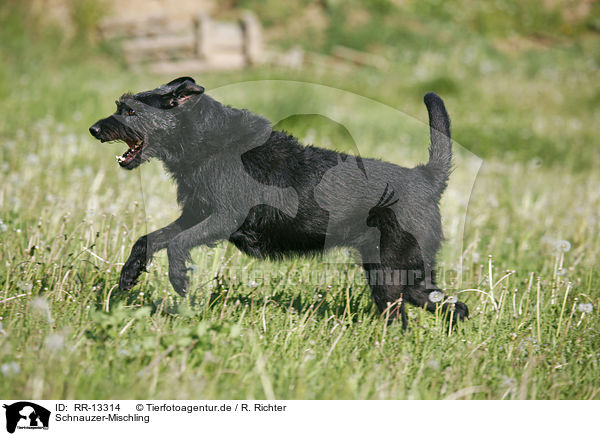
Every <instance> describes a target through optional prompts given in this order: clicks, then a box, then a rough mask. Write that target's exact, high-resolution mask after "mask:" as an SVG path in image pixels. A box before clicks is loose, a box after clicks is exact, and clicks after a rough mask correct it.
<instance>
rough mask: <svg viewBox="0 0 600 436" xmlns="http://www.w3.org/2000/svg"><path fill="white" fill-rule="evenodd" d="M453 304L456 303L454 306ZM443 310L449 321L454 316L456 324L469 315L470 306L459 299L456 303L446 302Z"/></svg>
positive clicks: (454, 323) (453, 320)
mask: <svg viewBox="0 0 600 436" xmlns="http://www.w3.org/2000/svg"><path fill="white" fill-rule="evenodd" d="M452 304H454V307H452ZM443 310H444V313H445V314H446V319H447V320H448V321H449V320H450V317H451V316H452V324H453V325H456V324H457V323H458V321H464V320H465V319H466V318H468V317H469V308H468V307H467V305H466V304H465V303H463V302H461V301H457V302H456V303H446V304H444V306H443Z"/></svg>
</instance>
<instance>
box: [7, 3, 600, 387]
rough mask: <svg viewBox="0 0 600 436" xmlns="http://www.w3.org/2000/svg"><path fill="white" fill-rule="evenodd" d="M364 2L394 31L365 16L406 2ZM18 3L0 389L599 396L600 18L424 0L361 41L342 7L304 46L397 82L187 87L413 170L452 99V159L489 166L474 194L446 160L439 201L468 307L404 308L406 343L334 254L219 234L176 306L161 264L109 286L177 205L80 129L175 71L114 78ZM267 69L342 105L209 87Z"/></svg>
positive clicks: (211, 79) (330, 79) (326, 76)
mask: <svg viewBox="0 0 600 436" xmlns="http://www.w3.org/2000/svg"><path fill="white" fill-rule="evenodd" d="M242 3H243V4H244V5H246V6H249V7H252V6H253V4H254V3H253V2H242ZM332 3H334V2H332ZM375 3H376V4H377V5H380V6H378V7H379V8H380V9H381V8H383V12H382V11H380V12H371V14H372V16H371V18H372V20H371V21H373V23H372V24H371V25H372V26H378V23H379V25H380V26H383V27H382V28H383V29H388V30H389V29H390V27H391V26H390V24H389V23H388V22H382V23H383V24H381V23H380V22H379V21H378V17H379V15H377V14H378V13H379V14H388V15H390V14H391V15H390V16H394V14H395V13H398V12H397V11H396V12H394V11H395V9H393V10H388V9H385V8H387V7H392V8H396V6H389V4H388V3H387V2H384V1H381V2H375ZM462 3H464V5H465V6H464V8H465V10H468V9H469V8H468V4H469V2H468V1H466V0H465V1H463V2H462ZM522 3H523V4H529V2H522ZM423 4H424V5H435V4H437V3H436V2H423ZM506 4H512V3H511V2H506ZM515 4H516V3H515ZM15 5H16V3H14V2H9V3H8V6H6V5H5V6H1V7H0V41H1V42H0V63H1V64H2V65H3V66H2V68H0V101H1V103H2V104H1V106H0V144H1V151H0V152H1V156H2V160H1V164H0V165H1V167H0V182H1V183H0V220H1V221H0V259H1V263H0V265H1V267H0V380H1V383H0V397H1V398H32V399H40V398H45V399H58V398H87V399H113V398H129V399H134V398H179V399H183V398H207V399H214V398H232V399H233V398H235V399H238V398H256V399H259V398H278V399H441V398H455V399H458V398H464V399H517V398H524V399H525V398H526V399H533V398H536V399H588V398H590V399H591V398H598V397H600V320H599V318H598V308H599V305H600V271H599V270H598V267H597V264H598V256H599V254H600V253H599V251H600V237H599V236H598V235H599V234H600V189H599V186H600V174H599V173H598V171H597V170H596V168H597V166H598V165H599V164H600V147H599V146H600V144H599V142H598V139H597V136H598V135H597V128H596V127H597V126H598V125H600V87H599V86H598V83H600V81H599V80H598V79H599V78H600V77H599V74H598V67H599V65H598V63H599V61H600V36H599V35H598V33H597V30H594V29H595V28H594V25H595V24H594V23H592V22H591V21H590V23H587V22H586V24H585V26H587V27H585V26H584V28H583V29H581V28H578V27H572V28H567V29H566V30H565V29H563V27H560V26H563V25H565V24H564V23H562V22H560V19H559V18H556V17H555V16H554V15H549V16H548V17H546V16H543V17H538V16H537V15H536V16H534V17H533V18H532V19H533V22H535V23H538V22H541V23H546V24H545V25H546V26H551V24H552V23H553V22H554V21H552V20H558V21H557V23H556V25H557V26H559V28H560V29H562V30H561V32H562V33H561V32H559V33H558V34H554V35H553V36H543V35H546V33H544V32H548V33H550V32H549V30H548V28H545V27H543V26H542V25H541V24H540V25H539V26H537V27H536V26H533V25H532V24H531V23H530V21H527V20H525V19H523V22H518V23H515V22H513V21H514V20H513V21H511V17H513V19H514V14H513V15H510V14H509V15H508V18H506V17H504V16H501V18H496V20H497V21H494V19H492V18H490V17H491V16H493V15H490V16H488V15H485V14H484V15H481V16H476V18H478V19H477V20H475V19H474V18H473V16H472V15H469V14H463V15H460V16H459V17H457V18H456V19H455V20H454V21H452V20H449V18H448V14H450V12H446V11H444V10H441V11H438V12H437V13H435V14H434V13H432V12H431V11H428V10H427V8H426V7H425V6H423V7H422V8H421V9H419V8H416V9H415V10H410V11H409V12H407V11H404V12H405V13H406V14H405V15H406V17H407V21H408V23H409V24H410V25H407V26H405V27H404V28H403V29H404V30H403V31H402V33H397V32H392V31H389V32H388V31H387V30H386V31H382V32H380V33H378V32H374V31H373V29H371V30H370V32H371V33H370V35H372V41H373V43H372V44H371V45H369V46H362V45H361V44H362V42H363V41H364V40H365V38H366V37H367V36H368V32H369V29H370V28H369V26H368V25H367V24H365V25H364V29H363V30H362V32H363V33H362V34H361V35H363V37H362V38H358V37H356V38H355V39H353V38H354V37H353V35H352V33H351V32H349V31H348V29H346V28H345V27H344V25H343V23H344V22H345V21H344V20H343V19H342V18H339V17H338V15H339V14H340V13H341V12H340V11H339V10H337V9H336V8H332V10H330V11H329V12H328V13H329V16H330V26H329V27H327V28H326V30H322V31H321V33H319V34H318V35H320V38H322V41H321V40H320V39H319V38H317V39H316V40H317V41H321V42H320V46H318V47H317V48H318V49H320V50H323V51H325V52H326V51H327V50H328V49H329V48H330V47H331V46H332V45H335V44H334V42H338V43H343V44H346V45H350V46H355V48H360V49H372V50H373V51H375V52H380V53H384V54H385V55H386V56H388V58H390V59H391V60H392V65H393V66H392V68H390V70H389V71H386V72H381V71H377V70H374V69H370V68H356V69H355V70H353V71H350V72H348V73H333V72H326V71H317V70H311V69H307V70H302V71H287V70H276V69H268V68H260V69H255V70H252V71H245V72H235V73H219V74H206V75H201V77H200V76H196V79H197V81H198V82H200V83H202V84H203V85H205V87H206V89H207V92H208V93H209V94H211V92H212V90H215V91H214V95H219V96H225V97H224V98H227V100H224V101H225V102H226V103H235V104H236V105H241V104H244V102H246V103H245V106H247V107H249V108H251V109H253V110H256V111H258V112H261V113H266V114H279V113H288V112H289V111H293V110H295V109H296V106H302V105H303V104H306V102H311V104H314V105H315V106H316V107H321V108H325V109H326V112H327V111H329V112H328V113H334V114H336V116H337V117H338V118H339V119H341V120H344V123H348V124H349V125H351V126H354V127H355V130H354V131H356V132H360V135H359V137H357V136H356V135H353V140H354V142H356V146H357V147H358V149H359V150H360V153H361V154H362V155H363V156H374V157H379V158H385V159H386V160H391V161H393V162H396V163H398V164H404V165H408V166H411V165H413V164H415V163H416V162H418V161H419V160H425V159H426V147H427V140H428V139H427V133H428V132H427V127H426V125H424V124H423V122H424V121H426V112H425V108H424V106H423V104H422V96H423V94H424V92H425V91H428V90H434V91H436V92H438V93H439V94H441V95H442V96H443V97H444V99H445V100H446V104H447V107H448V110H449V112H450V115H451V117H452V120H453V128H454V130H453V132H454V137H455V140H456V142H457V150H459V151H460V149H461V148H464V149H466V150H470V151H471V152H472V153H474V154H475V155H477V156H479V157H480V158H481V159H483V166H482V168H481V171H480V172H479V174H478V177H477V180H476V183H475V185H474V189H473V190H472V193H471V186H470V185H469V183H468V181H467V180H466V179H463V178H462V174H463V173H462V172H461V171H462V170H461V167H457V170H456V174H455V176H453V182H452V183H453V185H452V189H453V191H452V192H455V191H456V192H463V193H464V192H466V193H467V194H469V193H471V195H470V201H469V203H468V210H467V212H466V227H465V232H464V237H463V238H462V240H454V239H452V240H449V241H448V243H447V244H446V246H445V247H444V249H443V250H442V253H440V257H439V265H440V272H441V275H442V277H444V287H445V288H446V290H447V293H448V294H450V295H458V296H459V297H460V299H461V300H463V301H465V302H466V303H467V304H468V305H469V307H470V309H471V313H472V316H471V318H470V319H469V320H468V321H467V322H465V323H463V324H461V325H459V326H458V328H456V329H455V330H453V331H451V332H450V333H449V332H448V331H446V330H444V329H442V324H441V322H440V320H439V315H438V316H434V315H431V314H428V313H425V312H424V311H423V310H420V309H416V308H411V309H410V311H409V319H410V328H409V330H408V331H407V332H404V333H403V332H402V331H401V328H400V326H399V325H391V326H386V323H385V321H382V320H381V318H380V317H379V316H378V314H377V313H376V311H375V310H374V307H373V306H372V303H371V299H370V293H369V290H368V287H367V285H366V283H364V280H363V279H362V275H361V274H362V272H361V270H360V268H359V267H358V266H356V265H355V264H354V263H353V260H352V259H353V258H352V256H351V255H349V254H348V253H346V252H345V251H341V250H340V251H336V252H334V253H331V254H329V255H328V256H327V257H326V258H325V259H291V260H288V261H285V262H281V263H268V262H259V261H257V260H253V259H251V258H249V257H246V256H244V255H242V254H240V253H239V252H238V251H236V250H235V249H234V248H233V247H232V246H231V245H229V244H220V245H218V246H216V247H202V248H198V249H196V250H194V251H193V260H194V262H193V265H194V267H192V268H191V271H190V272H191V274H192V276H191V277H192V284H193V287H194V289H195V290H194V291H193V292H192V293H191V295H190V297H189V298H187V299H182V298H180V297H178V296H177V295H176V294H175V293H174V292H173V291H172V289H171V287H170V284H169V281H168V277H167V276H166V272H167V263H166V256H165V254H164V253H160V254H159V255H157V256H156V257H155V259H154V262H153V265H152V267H151V268H150V272H149V273H148V274H146V275H145V276H144V277H143V279H142V281H141V283H140V284H139V285H138V286H137V287H136V288H134V289H133V290H132V291H131V292H129V293H127V294H123V293H120V292H118V289H116V283H117V280H118V275H119V271H120V267H121V265H122V262H124V260H125V259H126V256H127V255H128V253H129V250H130V247H131V245H132V244H133V242H134V241H135V240H136V239H137V237H139V236H140V235H142V234H144V233H145V232H146V231H149V230H153V229H155V228H158V227H160V226H163V225H165V224H167V223H168V222H170V220H172V219H173V218H175V217H176V216H177V213H178V210H177V206H176V203H175V200H174V187H173V185H172V183H171V182H170V181H169V179H168V178H167V177H166V176H165V175H164V173H163V171H162V168H161V167H160V165H159V164H158V163H156V162H152V163H149V164H146V165H145V166H144V167H142V168H140V169H139V170H136V171H135V172H126V171H124V170H121V169H120V168H118V166H117V164H116V163H115V162H114V158H113V155H115V154H120V153H122V151H123V146H122V145H120V144H102V145H101V144H99V143H97V142H96V141H94V140H93V139H92V138H91V137H90V136H89V134H88V133H87V128H88V127H89V125H91V124H92V123H93V122H94V121H96V120H97V119H98V118H101V117H104V116H106V114H109V113H111V112H112V111H113V103H112V102H113V101H114V100H115V98H116V97H118V96H119V95H120V94H121V93H123V92H124V91H126V90H132V91H138V90H142V89H148V88H151V87H154V86H156V85H158V84H160V83H164V82H165V81H166V80H168V79H170V78H167V77H157V76H151V75H147V74H142V75H139V74H135V73H133V72H131V71H128V70H126V69H124V68H123V67H122V66H121V65H120V64H119V61H118V58H116V57H114V55H113V54H112V53H114V49H113V48H111V47H102V46H100V47H99V46H97V45H93V44H92V43H91V42H85V40H86V38H79V39H78V40H77V41H73V40H66V39H65V38H64V37H63V36H62V35H61V33H60V32H59V31H57V30H56V29H55V28H52V27H47V26H40V25H39V22H38V19H36V18H35V17H31V16H28V15H26V14H24V13H22V12H19V9H18V8H17V7H16V6H15ZM381 5H388V6H385V8H384V7H383V6H381ZM273 9H274V11H273V12H272V16H267V17H263V20H265V22H266V23H267V24H272V26H273V27H272V28H270V32H271V33H272V34H274V35H277V34H278V32H281V30H278V29H279V28H278V27H277V26H276V25H275V24H274V23H276V22H277V20H280V19H281V15H277V14H278V13H279V14H282V12H278V11H277V10H276V8H275V6H273ZM380 9H377V10H380ZM386 11H387V12H386ZM390 11H391V12H390ZM476 12H477V11H475V12H471V13H472V14H475V13H476ZM525 12H527V13H529V14H534V12H532V11H529V10H526V11H524V12H522V14H525ZM536 13H538V14H539V13H540V12H536ZM428 14H430V15H428ZM486 17H487V18H486ZM524 17H526V14H525V15H524ZM461 20H462V21H461ZM371 21H368V20H367V22H368V23H371ZM473 23H478V24H477V25H475V24H473ZM528 23H529V24H528ZM548 23H550V24H548ZM561 23H562V24H561ZM511 26H512V27H511ZM506 28H510V29H513V30H512V31H510V32H509V31H506ZM439 29H441V30H439ZM550 29H552V27H550ZM590 29H591V30H590ZM596 29H597V27H596ZM290 35H292V36H290V39H291V38H292V37H294V36H296V35H295V34H294V29H291V30H290ZM531 35H535V37H533V36H531ZM540 35H542V36H540ZM378 38H379V39H378ZM394 41H400V43H399V44H397V45H395V44H394ZM309 43H310V41H309V40H303V44H304V45H305V46H306V45H307V44H309ZM281 44H282V45H286V44H289V41H286V40H285V38H281ZM313 49H314V48H313ZM268 79H283V80H288V81H303V82H312V83H318V84H321V85H325V86H329V87H332V88H335V89H334V90H333V91H331V92H333V93H335V92H337V91H336V90H343V93H344V95H347V96H348V99H349V100H348V101H337V100H332V99H331V98H328V95H329V94H328V92H329V91H326V92H321V90H322V89H323V88H318V87H309V88H307V89H309V90H312V91H311V92H312V93H310V92H309V93H306V92H298V93H296V94H292V95H290V96H286V97H288V98H285V99H282V98H281V96H280V95H279V94H278V93H277V89H278V86H279V85H277V86H273V87H272V88H269V87H266V88H260V87H256V86H248V87H242V88H243V89H245V90H246V91H245V92H239V93H231V92H230V93H229V94H228V93H226V92H225V91H224V90H226V89H227V88H219V87H221V86H224V85H228V84H232V83H237V82H242V81H251V80H268ZM274 83H276V82H274ZM216 88H219V89H216ZM242 88H240V89H242ZM219 93H221V94H219ZM354 94H357V95H359V96H365V97H368V98H370V99H373V100H376V101H379V102H382V103H384V104H386V105H388V106H389V107H393V108H397V109H399V111H400V112H395V111H393V110H392V109H385V108H384V107H383V106H378V107H380V108H381V111H382V112H381V114H383V115H381V116H379V115H378V114H380V113H379V112H377V111H375V112H374V111H373V110H371V108H372V107H374V106H372V105H371V104H370V103H369V104H366V103H364V104H362V103H360V102H361V101H363V100H361V98H360V97H355V96H353V95H354ZM349 101H350V102H351V103H348V102H349ZM373 104H375V103H373ZM325 109H324V110H325ZM404 114H406V115H404ZM413 117H414V118H413ZM284 127H285V128H287V129H289V130H290V131H292V132H293V133H296V134H297V135H298V136H299V137H300V138H302V139H305V140H308V141H311V142H314V143H315V144H322V145H325V146H330V147H335V148H340V149H347V148H348V147H350V148H351V147H352V142H353V141H352V140H350V139H349V137H348V134H347V133H346V132H345V130H344V129H340V128H339V126H338V125H337V124H335V123H332V122H330V121H328V120H327V119H323V118H321V117H299V118H295V119H288V120H287V121H286V122H285V124H284ZM142 184H143V186H144V189H143V191H142V189H141V186H142ZM457 202H458V200H457V198H456V197H455V196H453V194H451V193H449V195H447V196H446V198H445V199H444V203H443V216H444V221H445V225H446V226H447V227H449V226H452V225H455V223H456V221H457V220H458V221H460V220H461V219H462V218H463V216H461V213H462V212H461V211H462V210H463V209H464V207H466V204H462V205H461V204H457Z"/></svg>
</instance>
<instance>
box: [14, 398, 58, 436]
mask: <svg viewBox="0 0 600 436" xmlns="http://www.w3.org/2000/svg"><path fill="white" fill-rule="evenodd" d="M3 407H4V408H5V409H6V431H8V432H9V433H14V432H15V430H16V429H17V428H18V429H19V430H21V429H27V430H41V429H43V430H48V423H49V422H50V411H49V410H48V409H45V408H43V407H42V406H38V405H37V404H35V403H30V402H29V401H19V402H17V403H13V404H11V405H6V404H4V405H3Z"/></svg>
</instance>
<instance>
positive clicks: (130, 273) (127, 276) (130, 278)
mask: <svg viewBox="0 0 600 436" xmlns="http://www.w3.org/2000/svg"><path fill="white" fill-rule="evenodd" d="M193 224H194V221H193V220H191V219H190V217H188V216H186V215H185V214H183V215H181V216H180V217H179V218H177V220H175V221H174V222H172V223H171V224H169V225H168V226H166V227H163V228H162V229H158V230H155V231H154V232H152V233H148V234H147V235H144V236H142V237H141V238H139V239H138V240H137V241H136V243H135V244H134V245H133V247H132V249H131V253H130V254H129V258H128V259H127V261H126V262H125V265H123V269H122V270H121V277H120V279H119V289H120V290H122V291H124V290H127V289H130V288H132V287H133V286H134V285H135V284H136V282H137V279H138V278H139V276H140V274H141V273H142V271H146V266H147V265H148V263H149V262H150V260H151V259H152V256H153V255H154V253H156V252H157V251H159V250H162V249H164V248H166V247H167V244H168V243H169V241H170V240H171V239H173V237H175V236H176V235H177V234H179V233H180V232H182V231H183V230H185V229H187V228H189V227H191V226H192V225H193Z"/></svg>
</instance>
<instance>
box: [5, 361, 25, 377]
mask: <svg viewBox="0 0 600 436" xmlns="http://www.w3.org/2000/svg"><path fill="white" fill-rule="evenodd" d="M0 372H1V373H2V375H3V376H4V377H10V376H11V375H16V374H18V373H20V372H21V368H20V367H19V364H18V363H17V362H8V363H3V364H2V366H0Z"/></svg>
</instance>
